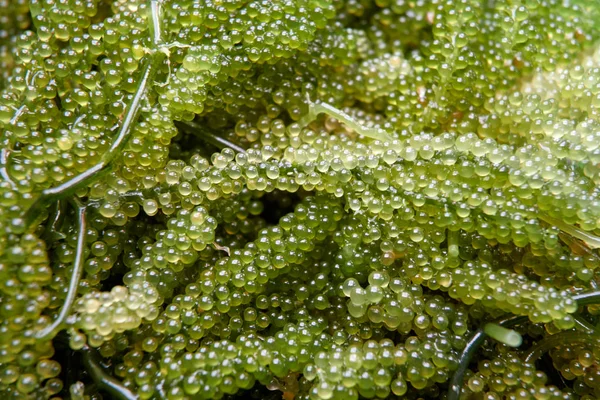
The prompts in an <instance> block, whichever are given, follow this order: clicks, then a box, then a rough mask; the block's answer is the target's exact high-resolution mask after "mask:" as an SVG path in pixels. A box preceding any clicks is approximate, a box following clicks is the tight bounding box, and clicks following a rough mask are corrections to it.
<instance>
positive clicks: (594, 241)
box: [538, 214, 600, 249]
mask: <svg viewBox="0 0 600 400" xmlns="http://www.w3.org/2000/svg"><path fill="white" fill-rule="evenodd" d="M538 218H539V219H541V220H542V221H544V222H547V223H549V224H550V225H554V226H555V227H557V228H558V229H560V230H561V231H563V232H565V233H568V234H569V235H571V236H573V237H575V238H577V239H579V240H582V241H584V242H585V244H587V245H588V246H589V247H591V248H594V249H600V238H599V237H598V236H595V235H592V234H590V233H588V232H586V231H584V230H583V229H580V228H577V227H575V226H572V225H569V224H567V223H566V222H564V221H561V220H559V219H556V218H552V217H550V216H547V215H544V214H539V215H538Z"/></svg>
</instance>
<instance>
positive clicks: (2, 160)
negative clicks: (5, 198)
mask: <svg viewBox="0 0 600 400" xmlns="http://www.w3.org/2000/svg"><path fill="white" fill-rule="evenodd" d="M8 154H9V150H8V149H6V148H4V149H2V150H0V176H1V177H2V179H4V180H5V181H6V182H8V183H9V184H10V186H11V187H12V188H13V189H14V188H16V187H17V185H16V184H15V182H14V181H13V180H12V178H11V177H10V175H9V174H8V169H7V168H6V167H7V165H8Z"/></svg>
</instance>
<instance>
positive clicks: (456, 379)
mask: <svg viewBox="0 0 600 400" xmlns="http://www.w3.org/2000/svg"><path fill="white" fill-rule="evenodd" d="M573 300H575V301H576V302H577V305H578V306H585V305H588V304H597V303H600V291H599V290H595V291H593V292H585V293H579V294H576V295H574V296H573ZM528 320H529V319H528V318H527V317H523V316H512V317H508V318H505V319H502V320H499V321H496V322H495V323H496V324H498V325H500V326H502V327H504V328H510V327H512V326H515V325H519V324H522V323H524V322H527V321H528ZM582 335H586V336H589V334H585V333H582ZM486 337H487V335H486V333H485V332H484V328H483V327H482V328H479V329H477V330H476V331H475V333H474V334H473V336H471V339H470V340H469V341H468V342H467V345H466V346H465V349H464V350H463V352H462V354H461V355H460V358H459V360H458V368H457V369H456V371H454V375H453V376H452V379H451V380H450V386H449V387H448V397H447V400H459V398H460V389H461V388H462V386H463V380H464V377H465V372H466V371H467V368H468V367H469V363H470V362H471V359H472V358H473V356H474V355H475V353H476V352H477V350H478V349H479V347H480V346H481V344H482V343H483V341H484V340H485V338H486Z"/></svg>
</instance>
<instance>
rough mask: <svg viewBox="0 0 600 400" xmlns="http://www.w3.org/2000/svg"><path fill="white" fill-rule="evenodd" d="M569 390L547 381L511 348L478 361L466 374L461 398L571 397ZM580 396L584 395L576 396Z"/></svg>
mask: <svg viewBox="0 0 600 400" xmlns="http://www.w3.org/2000/svg"><path fill="white" fill-rule="evenodd" d="M574 394H575V393H573V392H572V391H571V390H569V389H564V390H561V389H559V388H558V387H557V386H555V385H552V384H549V382H548V377H547V376H546V374H545V373H544V372H542V371H539V370H536V368H535V366H534V365H532V364H527V363H523V361H522V360H521V359H520V358H519V356H518V355H517V354H516V353H515V352H513V351H507V350H506V349H502V350H501V354H500V355H499V356H497V357H494V358H493V359H484V360H481V361H480V362H479V364H478V368H477V372H476V373H473V374H472V375H471V376H470V377H468V381H467V383H466V385H465V387H464V388H463V392H462V395H463V396H465V398H475V397H479V396H481V397H479V398H483V399H486V400H497V399H502V398H506V399H556V400H559V399H561V400H562V399H565V400H566V399H571V398H574V397H573V395H574ZM577 398H582V399H583V398H584V397H577Z"/></svg>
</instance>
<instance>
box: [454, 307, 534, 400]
mask: <svg viewBox="0 0 600 400" xmlns="http://www.w3.org/2000/svg"><path fill="white" fill-rule="evenodd" d="M527 320H528V318H527V317H521V316H512V317H509V318H505V319H502V320H499V321H496V322H495V323H496V324H497V325H500V326H502V327H504V328H510V327H512V326H515V325H518V324H522V323H523V322H526V321H527ZM486 337H487V335H486V333H485V332H484V329H483V328H479V329H477V330H476V331H475V333H474V334H473V336H471V339H470V340H469V341H468V342H467V345H466V346H465V348H464V350H463V352H462V354H461V355H460V358H459V359H458V368H457V369H456V371H454V375H453V376H452V379H451V380H450V386H449V387H448V400H458V399H459V398H460V389H461V388H462V386H463V380H464V377H465V372H466V371H467V368H468V367H469V363H470V362H471V359H472V358H473V356H474V355H475V353H476V352H477V350H479V347H480V346H481V345H482V344H483V341H484V340H485V339H486Z"/></svg>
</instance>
